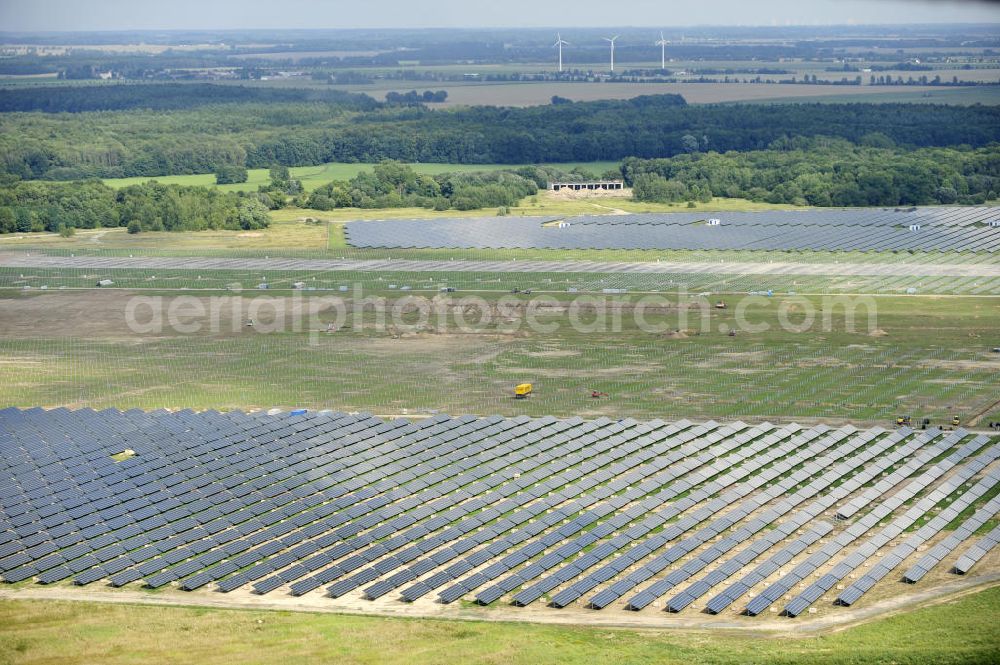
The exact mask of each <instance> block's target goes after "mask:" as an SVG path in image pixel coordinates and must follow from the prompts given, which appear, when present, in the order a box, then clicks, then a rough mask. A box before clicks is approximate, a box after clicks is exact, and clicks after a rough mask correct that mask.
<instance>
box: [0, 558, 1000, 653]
mask: <svg viewBox="0 0 1000 665" xmlns="http://www.w3.org/2000/svg"><path fill="white" fill-rule="evenodd" d="M994 586H1000V573H991V574H987V575H979V576H971V577H956V578H955V579H954V580H951V581H949V582H947V583H945V584H941V585H938V586H935V587H931V588H927V589H923V590H920V591H917V592H915V593H907V594H905V595H902V596H896V597H893V598H889V599H886V600H882V601H879V602H876V603H872V604H871V605H864V606H862V607H851V608H838V611H837V612H836V613H835V614H831V615H828V616H826V617H822V618H816V619H808V618H806V617H799V618H797V619H784V618H778V617H775V618H773V619H771V618H762V617H754V618H746V620H743V618H742V617H739V618H736V619H733V618H721V617H715V616H711V615H707V614H696V613H692V615H691V616H678V615H676V614H666V613H665V612H661V611H647V612H636V613H628V614H627V616H622V614H617V615H616V616H615V618H614V619H613V620H608V619H607V618H606V617H605V616H603V614H604V613H603V612H596V611H592V610H585V609H580V610H572V609H563V610H550V609H548V608H545V609H543V610H541V611H537V612H527V611H525V610H524V609H517V608H513V607H508V606H500V607H490V608H488V609H487V608H469V607H462V606H460V604H459V603H453V604H451V605H442V604H439V603H431V602H417V603H414V604H412V605H411V604H407V603H403V602H400V601H396V600H380V601H366V600H361V599H360V597H357V598H355V597H351V596H349V597H344V598H339V599H336V600H334V599H331V598H326V597H323V596H321V595H317V594H310V595H307V596H303V597H299V598H295V597H292V596H274V597H271V596H257V595H253V594H249V593H244V594H239V595H236V594H225V595H224V594H222V593H218V592H213V591H202V592H191V593H186V592H183V591H177V590H169V591H166V592H160V593H156V594H150V593H145V592H143V591H138V590H130V589H110V588H108V587H97V588H91V589H79V588H75V587H68V586H51V587H46V586H39V585H33V586H25V587H21V588H16V589H9V588H8V589H0V601H3V600H48V601H53V600H55V601H77V602H95V603H124V604H134V605H153V606H170V607H210V608H215V609H228V610H233V609H241V610H280V611H292V612H322V613H331V614H352V615H364V616H378V617H401V618H411V619H414V618H416V619H419V618H425V619H451V620H461V621H513V622H527V623H542V624H550V625H563V626H591V627H600V628H630V629H640V630H657V631H668V630H669V631H683V632H704V631H711V632H713V633H718V632H726V633H733V634H740V635H744V636H747V637H775V638H776V637H782V638H789V637H814V636H818V635H823V634H828V633H834V632H839V631H842V630H846V629H848V628H852V627H854V626H858V625H862V624H865V623H870V622H872V621H875V620H878V619H882V618H886V617H889V616H893V615H897V614H902V613H904V612H907V611H911V610H915V609H919V608H921V607H927V606H930V605H938V604H941V603H946V602H951V601H954V600H956V599H958V598H961V597H962V596H966V595H969V594H972V593H976V592H979V591H983V590H985V589H988V588H991V587H994Z"/></svg>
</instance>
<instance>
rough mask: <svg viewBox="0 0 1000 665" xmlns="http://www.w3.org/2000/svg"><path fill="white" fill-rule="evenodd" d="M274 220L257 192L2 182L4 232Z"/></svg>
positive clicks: (235, 225)
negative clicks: (244, 193) (245, 193)
mask: <svg viewBox="0 0 1000 665" xmlns="http://www.w3.org/2000/svg"><path fill="white" fill-rule="evenodd" d="M269 224H270V217H269V216H268V211H267V207H266V206H265V204H264V203H263V202H262V201H261V200H260V199H259V198H258V197H257V196H256V195H241V194H235V193H225V192H220V191H218V190H217V189H214V188H206V187H181V186H178V185H161V184H159V183H156V182H151V183H147V184H144V185H134V186H132V187H125V188H123V189H120V190H114V189H112V188H111V187H108V186H107V185H104V184H103V183H101V182H98V181H96V180H90V181H83V182H73V183H50V182H16V181H15V182H11V181H6V182H0V233H13V232H30V231H59V232H67V231H68V230H72V229H94V228H100V227H116V226H124V227H128V230H129V232H130V233H137V232H139V231H200V230H204V229H233V230H236V229H260V228H265V227H267V226H268V225H269ZM70 232H71V231H70Z"/></svg>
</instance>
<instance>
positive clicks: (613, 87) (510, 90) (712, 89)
mask: <svg viewBox="0 0 1000 665" xmlns="http://www.w3.org/2000/svg"><path fill="white" fill-rule="evenodd" d="M335 87H337V86H335ZM340 89H342V90H349V91H351V92H362V93H365V94H368V95H371V96H372V97H375V98H376V99H382V98H383V97H384V96H385V93H386V92H389V91H396V92H404V91H408V90H414V89H416V90H417V91H418V92H422V91H423V90H447V91H448V101H447V102H445V103H444V104H438V105H432V106H477V105H486V106H540V105H544V104H549V103H551V101H552V97H553V96H559V97H565V98H567V99H572V100H573V101H577V102H590V101H597V100H602V99H631V98H633V97H639V96H642V95H665V94H678V95H682V96H683V97H684V99H686V100H687V101H688V103H691V104H714V103H719V102H753V101H762V100H775V99H782V100H783V101H811V100H813V99H816V100H817V101H843V96H849V97H851V98H861V101H871V102H878V101H886V102H895V101H898V99H897V98H896V96H898V95H899V94H901V93H907V94H911V95H922V94H925V93H930V94H933V96H934V97H935V101H936V102H937V103H939V104H947V103H956V104H971V103H975V102H976V101H986V100H984V99H979V100H967V99H966V98H965V97H964V93H966V91H967V90H973V91H979V90H980V89H979V88H971V89H968V88H954V89H952V88H942V87H932V86H906V87H905V88H904V87H891V86H889V87H882V86H868V85H863V86H853V85H852V86H832V85H791V84H780V83H552V82H542V83H531V82H517V83H477V84H471V85H470V84H464V85H463V84H452V83H447V82H436V83H432V84H430V85H427V84H423V85H416V86H413V85H410V86H408V85H406V82H397V81H384V82H379V84H376V85H369V86H342V87H340ZM981 90H982V92H980V93H979V94H980V95H985V96H987V97H988V98H989V99H992V103H997V102H998V101H1000V87H993V86H989V87H984V88H982V89H981ZM953 95H954V97H953ZM852 100H853V99H852Z"/></svg>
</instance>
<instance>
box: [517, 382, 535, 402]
mask: <svg viewBox="0 0 1000 665" xmlns="http://www.w3.org/2000/svg"><path fill="white" fill-rule="evenodd" d="M532 389H533V386H532V385H531V384H530V383H522V384H521V385H519V386H517V387H516V388H514V399H527V398H528V396H529V395H531V391H532Z"/></svg>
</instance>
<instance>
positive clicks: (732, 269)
mask: <svg viewBox="0 0 1000 665" xmlns="http://www.w3.org/2000/svg"><path fill="white" fill-rule="evenodd" d="M0 267H9V268H79V269H88V270H94V269H126V268H127V269H134V270H146V269H153V268H156V269H161V270H303V271H305V270H308V271H335V272H338V271H339V272H348V271H361V272H366V271H397V272H521V273H523V272H558V273H570V272H582V273H588V272H593V273H637V274H663V273H671V274H727V275H728V274H734V275H736V274H738V275H836V276H854V275H856V276H885V277H911V276H912V277H1000V262H998V263H798V262H794V261H782V262H767V263H764V262H745V261H698V262H688V261H683V262H672V261H662V262H655V263H654V262H649V263H627V262H618V263H614V262H601V261H475V260H459V261H426V260H402V259H370V260H351V259H295V258H278V257H275V258H208V257H142V256H138V257H131V256H113V257H100V256H49V255H45V254H39V253H33V252H15V251H0Z"/></svg>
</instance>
